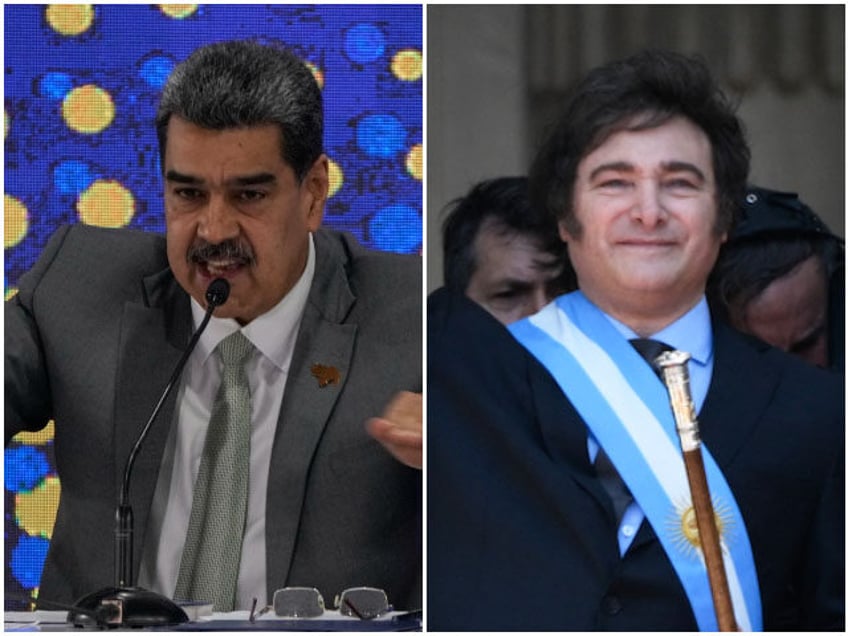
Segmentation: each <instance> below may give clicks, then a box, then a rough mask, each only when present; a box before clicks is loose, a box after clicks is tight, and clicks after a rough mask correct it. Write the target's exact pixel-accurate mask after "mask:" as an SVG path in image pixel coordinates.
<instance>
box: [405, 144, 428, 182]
mask: <svg viewBox="0 0 848 636" xmlns="http://www.w3.org/2000/svg"><path fill="white" fill-rule="evenodd" d="M406 171H407V172H408V173H409V174H411V175H412V176H413V177H415V178H416V179H418V180H419V181H421V179H422V178H423V176H424V146H422V145H421V144H415V145H414V146H413V147H412V148H411V149H410V151H409V152H408V153H407V155H406Z"/></svg>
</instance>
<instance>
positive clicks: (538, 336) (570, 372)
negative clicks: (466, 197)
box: [510, 292, 762, 631]
mask: <svg viewBox="0 0 848 636" xmlns="http://www.w3.org/2000/svg"><path fill="white" fill-rule="evenodd" d="M510 331H512V333H513V335H514V336H515V337H516V338H517V339H518V341H519V342H521V343H522V344H523V345H524V347H525V348H527V349H528V350H529V351H530V352H531V353H532V354H533V355H534V356H535V357H536V358H537V359H538V360H539V362H541V363H542V364H543V365H544V366H545V367H546V368H547V369H548V371H549V372H550V373H551V375H552V376H553V377H554V379H555V380H556V381H557V383H558V384H559V386H560V388H561V389H562V391H563V392H564V393H565V394H566V396H567V397H568V399H569V400H570V401H571V403H572V404H573V405H574V407H575V408H576V409H577V412H578V413H579V414H580V416H581V417H582V418H583V420H584V421H585V422H586V424H587V426H588V427H589V429H590V431H591V432H592V434H593V435H594V437H595V439H596V440H597V441H598V443H599V444H600V445H601V447H602V448H603V449H604V451H605V452H606V453H607V455H608V456H609V457H610V460H611V461H612V463H613V465H614V466H615V467H616V469H617V470H618V472H619V474H620V475H621V477H622V479H623V480H624V482H625V484H627V487H628V488H629V489H630V492H631V493H632V495H633V497H634V499H635V500H636V502H637V503H638V504H639V506H640V507H641V508H642V511H643V512H644V513H645V516H646V517H647V518H648V521H650V523H651V526H652V527H653V529H654V531H655V532H656V535H657V537H658V538H659V540H660V542H661V544H662V546H663V549H664V550H665V551H666V553H667V554H668V557H669V560H670V561H671V564H672V566H673V567H674V569H675V571H676V573H677V576H678V577H679V579H680V581H681V583H682V584H683V588H684V590H685V591H686V595H687V596H688V598H689V602H690V604H691V605H692V610H693V613H694V615H695V620H696V621H697V623H698V627H699V629H700V630H702V631H716V630H717V629H718V625H717V622H716V617H715V611H714V609H713V601H712V595H711V592H710V586H709V580H708V578H707V570H706V566H705V564H704V559H703V555H702V553H701V550H700V546H699V543H698V533H697V525H696V524H695V516H694V511H693V509H692V502H691V495H690V493H689V486H688V482H687V479H686V469H685V467H684V464H683V457H682V454H681V450H680V444H679V441H678V439H677V433H676V431H675V423H674V416H673V414H672V411H671V407H670V405H669V398H668V392H667V390H666V389H665V387H664V386H663V384H662V381H661V380H660V379H659V378H658V377H657V375H656V374H655V373H654V371H653V370H652V369H651V367H650V366H649V365H648V364H647V363H646V362H645V361H644V360H643V359H642V357H641V356H640V355H639V353H638V352H637V351H636V350H635V349H634V348H633V347H632V346H631V345H630V343H628V342H627V340H626V339H625V338H624V337H623V336H622V335H621V333H619V332H618V330H617V329H616V328H615V327H614V326H613V325H612V323H611V322H610V321H609V320H608V319H607V318H606V316H604V314H603V313H601V311H600V310H599V309H598V308H597V307H596V306H595V305H593V304H592V303H590V302H589V301H588V300H587V299H586V297H585V296H584V295H583V294H582V293H581V292H573V293H571V294H567V295H565V296H561V297H559V298H558V299H557V300H556V301H555V302H553V303H551V304H549V305H548V306H547V307H545V308H544V309H542V310H541V311H540V312H539V313H537V314H535V315H533V316H531V317H529V318H526V319H524V320H521V321H519V322H517V323H514V324H513V325H511V326H510ZM701 452H702V454H703V459H704V466H705V469H706V473H707V480H708V482H709V487H710V493H711V494H712V498H713V507H714V509H715V514H716V525H717V527H718V530H719V533H720V537H721V547H722V554H723V557H724V565H725V569H726V571H727V580H728V585H729V588H730V594H731V598H732V600H733V608H734V613H735V614H736V622H737V624H738V626H739V628H740V629H741V630H744V631H760V630H762V610H761V607H760V594H759V584H758V582H757V573H756V569H755V566H754V557H753V554H752V552H751V545H750V541H749V540H748V534H747V531H746V529H745V523H744V521H743V519H742V515H741V513H740V511H739V508H738V506H737V504H736V500H735V499H734V497H733V493H732V492H731V491H730V488H729V486H728V485H727V482H726V480H725V479H724V475H722V473H721V470H720V469H719V468H718V466H717V465H716V463H715V460H714V459H713V458H712V456H711V455H710V453H709V452H708V450H707V449H706V447H705V446H704V445H703V444H702V445H701Z"/></svg>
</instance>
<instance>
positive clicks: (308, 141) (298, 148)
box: [156, 41, 324, 181]
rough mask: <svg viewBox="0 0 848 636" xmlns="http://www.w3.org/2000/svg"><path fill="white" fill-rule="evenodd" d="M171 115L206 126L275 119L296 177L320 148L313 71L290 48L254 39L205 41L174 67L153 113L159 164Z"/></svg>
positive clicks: (319, 110) (320, 120)
mask: <svg viewBox="0 0 848 636" xmlns="http://www.w3.org/2000/svg"><path fill="white" fill-rule="evenodd" d="M172 115H177V116H179V117H181V118H182V119H185V120H186V121H188V122H190V123H192V124H194V125H196V126H200V127H202V128H208V129H210V130H223V129H227V128H240V127H244V126H258V125H262V124H277V125H278V126H279V127H280V130H281V133H282V135H281V138H282V148H281V153H282V157H283V160H284V161H285V162H286V163H287V164H288V165H290V166H291V167H292V168H293V169H294V172H295V174H296V175H297V178H298V180H299V181H302V180H303V178H304V177H305V176H306V173H307V172H308V171H309V168H310V167H311V166H312V164H313V163H315V160H316V159H317V158H318V157H319V156H320V154H321V152H322V151H323V135H324V115H323V107H322V102H321V89H320V88H319V87H318V83H317V82H316V81H315V78H314V76H313V75H312V72H311V71H310V70H309V68H308V67H307V66H306V65H305V64H304V63H303V61H301V60H300V59H299V58H298V57H297V56H296V55H295V54H294V53H292V52H291V51H288V50H285V49H282V48H277V47H274V46H268V45H263V44H259V43H258V42H253V41H232V42H221V43H217V44H211V45H208V46H203V47H201V48H199V49H197V50H196V51H194V52H193V53H192V54H191V55H190V56H189V57H188V58H187V59H186V60H185V61H184V62H182V63H181V64H179V65H178V66H177V67H176V68H175V69H174V71H173V73H172V74H171V76H170V77H169V78H168V82H167V84H166V85H165V89H164V91H163V92H162V98H161V100H160V102H159V110H158V112H157V113H156V134H157V136H158V138H159V157H160V160H161V162H162V165H163V166H164V161H165V147H166V145H167V142H168V122H169V121H170V119H171V116H172Z"/></svg>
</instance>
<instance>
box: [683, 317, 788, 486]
mask: <svg viewBox="0 0 848 636" xmlns="http://www.w3.org/2000/svg"><path fill="white" fill-rule="evenodd" d="M714 330H715V364H714V367H713V378H712V382H711V383H710V390H709V392H708V393H707V398H706V400H705V402H704V406H703V409H702V410H701V413H700V414H699V420H700V424H701V427H700V428H701V438H702V439H703V440H704V444H706V446H707V448H709V449H710V453H712V455H713V457H714V458H715V460H716V462H717V463H718V465H719V467H721V468H722V470H724V469H725V467H726V466H728V465H730V464H731V463H732V462H733V461H734V459H735V458H736V456H737V455H738V453H739V451H740V449H741V448H742V447H743V446H744V445H745V443H746V442H747V440H748V438H749V437H750V434H751V432H752V431H753V429H754V426H755V425H756V424H757V422H758V421H759V419H760V417H761V416H762V414H763V413H764V412H765V410H766V407H767V406H768V404H769V402H771V400H772V398H773V396H774V392H775V391H776V390H777V386H778V382H779V380H780V377H779V374H780V371H779V370H778V369H776V368H775V367H774V366H772V365H768V364H762V363H761V362H760V357H761V356H762V354H763V353H764V352H765V351H766V350H768V346H767V345H766V344H764V343H761V342H759V341H754V340H753V339H750V338H747V337H744V336H742V335H740V334H738V333H736V332H734V331H733V330H732V329H730V327H727V326H725V325H723V324H721V323H716V324H715V325H714Z"/></svg>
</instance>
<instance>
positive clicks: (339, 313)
mask: <svg viewBox="0 0 848 636" xmlns="http://www.w3.org/2000/svg"><path fill="white" fill-rule="evenodd" d="M156 125H157V132H158V136H159V143H160V153H161V164H162V171H163V175H164V181H165V188H164V190H165V210H166V225H167V233H166V237H164V238H163V237H161V236H156V235H153V234H145V233H141V232H135V231H132V230H105V229H98V228H92V227H86V226H82V225H76V226H72V227H66V228H63V229H61V230H59V231H58V232H57V233H56V235H54V237H53V238H52V239H51V241H50V242H49V244H48V245H47V246H46V248H45V249H44V251H43V253H42V255H41V257H40V259H39V260H38V262H37V263H36V265H35V266H34V267H33V269H32V270H31V271H30V272H29V273H28V274H26V275H25V276H24V277H22V279H21V281H20V291H19V293H18V294H17V295H16V296H15V297H14V298H13V299H11V300H10V301H8V302H7V304H6V310H5V311H6V313H5V320H6V336H5V347H6V360H5V374H6V394H5V397H6V406H5V417H6V420H5V421H6V443H8V441H9V440H10V439H11V437H12V436H14V435H15V434H16V433H17V432H19V431H23V430H30V431H32V430H38V429H40V428H42V427H44V426H45V425H46V424H47V422H48V421H49V420H51V419H53V420H55V423H56V438H55V451H56V462H57V466H58V471H59V476H60V479H61V482H62V496H61V500H60V503H59V510H58V513H57V518H56V524H55V529H54V534H53V538H52V541H51V544H50V551H49V553H48V555H47V559H46V562H45V567H44V572H43V576H42V582H41V587H40V595H39V596H40V598H42V599H45V600H46V601H57V602H65V603H69V602H74V601H75V600H76V599H78V598H80V597H81V596H82V595H85V594H88V593H90V592H94V591H96V590H97V589H99V588H102V587H103V586H105V585H107V584H109V583H110V582H112V581H113V567H114V554H113V548H112V546H113V539H112V535H113V524H114V521H113V520H114V515H115V504H116V501H117V498H118V490H119V488H120V484H121V479H122V473H123V469H124V466H125V462H126V459H127V457H128V455H129V453H130V450H131V448H132V446H133V444H134V442H135V440H136V439H137V438H138V436H139V433H140V431H141V429H142V427H143V426H144V423H145V422H146V420H147V419H148V417H149V416H150V413H151V411H152V410H153V407H154V405H155V404H156V402H157V399H158V398H159V396H160V395H161V394H162V391H163V389H164V387H165V385H166V383H167V380H168V378H169V376H170V374H171V372H172V370H173V369H174V367H175V365H176V363H177V361H178V360H179V358H180V356H181V355H182V354H183V352H184V351H185V350H186V347H187V345H188V342H189V338H190V336H191V333H192V332H193V330H194V329H195V328H196V327H197V326H198V324H199V323H200V322H201V320H202V318H203V317H204V313H205V308H206V296H205V294H206V290H207V287H208V286H209V284H210V282H211V281H212V280H214V279H217V278H224V279H226V280H227V281H228V282H229V285H230V290H231V291H230V294H229V298H228V299H227V301H226V302H225V303H224V304H223V305H222V306H220V307H218V308H216V309H215V314H214V317H213V318H212V320H211V322H210V323H209V327H208V329H206V330H205V331H204V332H203V334H202V336H201V337H200V339H199V341H198V345H197V347H196V349H194V351H193V352H192V354H191V356H190V357H189V359H188V362H187V365H186V367H185V371H184V373H183V375H182V378H181V380H180V384H179V386H178V390H175V391H173V392H172V393H171V394H170V396H169V398H168V400H167V401H166V402H165V403H164V408H163V410H162V411H161V413H160V414H159V417H158V419H157V421H156V422H154V425H153V426H152V428H151V430H150V435H149V437H148V438H147V440H146V442H145V444H144V445H143V446H142V447H141V450H140V452H139V455H138V457H137V459H136V462H135V472H134V475H133V480H132V483H131V488H130V491H129V499H130V501H131V503H132V505H133V508H134V512H135V528H136V538H137V540H136V541H135V545H134V552H133V554H132V563H133V565H134V568H133V569H134V571H136V572H139V578H138V581H130V582H128V583H129V584H136V583H138V584H140V585H141V586H142V587H145V588H148V589H151V590H153V591H155V592H158V593H161V594H164V595H166V596H168V597H173V596H175V595H179V586H178V578H180V577H181V572H180V570H181V568H182V567H183V566H184V565H185V564H184V563H181V562H183V561H185V560H186V559H185V558H184V557H183V548H184V545H185V544H186V543H187V541H188V540H187V538H186V527H187V526H188V525H190V523H191V519H190V517H191V516H192V515H191V514H190V513H192V508H193V496H194V495H193V488H194V482H195V479H196V477H197V475H198V470H199V468H198V467H199V466H200V465H201V463H202V459H201V458H202V456H204V443H205V439H206V430H207V426H211V425H210V424H209V421H210V417H211V412H212V409H213V406H212V403H213V401H215V395H216V392H217V387H218V385H219V384H220V383H221V377H222V375H223V372H222V370H221V368H222V366H221V365H222V363H221V362H220V360H219V352H218V350H217V349H216V348H217V347H218V344H219V343H220V342H222V341H223V340H225V339H226V338H227V337H228V336H231V335H232V334H233V333H235V332H240V333H241V334H242V335H243V336H244V337H246V339H247V340H248V341H249V345H248V347H249V351H250V353H249V357H248V360H247V362H246V363H245V364H244V374H245V376H246V378H247V384H249V392H250V408H249V418H250V422H249V428H250V433H249V469H247V468H246V469H245V472H247V471H248V470H249V478H248V479H247V480H246V481H247V483H248V484H249V486H247V487H246V488H245V490H246V492H245V495H244V499H246V505H245V506H244V508H245V513H244V522H243V536H242V540H241V541H242V542H241V545H231V544H228V548H231V549H232V551H233V552H234V553H235V554H236V555H237V556H236V559H235V562H236V573H235V576H231V577H230V578H231V579H232V578H236V577H237V581H236V582H235V583H233V582H232V581H231V582H230V584H232V585H233V586H234V589H235V591H234V593H233V594H232V595H231V599H232V600H231V601H229V602H228V604H225V605H224V606H223V607H220V608H219V607H218V604H217V602H216V608H217V609H245V608H249V607H250V602H251V601H252V599H254V598H255V599H257V601H258V602H259V603H260V604H264V603H266V602H270V600H271V596H272V595H273V592H274V591H275V590H276V589H279V588H282V587H284V586H294V585H301V586H310V587H316V588H318V589H319V590H320V592H321V593H322V594H323V596H324V597H325V598H327V599H328V601H330V602H331V601H332V599H333V598H334V596H335V595H336V594H338V593H339V592H341V591H342V590H343V589H345V588H349V587H353V586H373V587H380V588H383V589H384V590H385V591H386V592H387V594H388V597H389V601H390V602H392V603H393V604H394V605H395V606H396V607H400V608H415V607H420V603H421V600H420V595H421V579H420V577H421V476H420V471H419V470H417V468H420V465H421V435H420V429H421V410H420V406H421V402H420V395H419V394H418V392H420V390H421V333H420V326H421V308H420V304H421V267H420V260H419V259H417V258H415V257H411V256H401V255H395V254H385V253H376V252H370V251H367V250H365V249H364V248H362V247H361V246H359V245H358V244H357V243H356V241H355V240H354V239H353V238H352V237H350V236H348V235H344V234H339V233H335V232H331V231H327V230H322V229H320V225H321V220H322V216H323V209H324V203H325V200H326V198H327V192H328V183H329V179H328V160H327V157H326V156H325V155H324V154H323V153H322V147H323V146H322V137H323V114H322V105H321V93H320V89H319V88H318V86H317V84H316V82H315V80H314V78H313V77H312V74H311V72H310V71H309V69H308V68H307V67H306V66H305V65H304V64H303V63H302V62H301V61H299V60H298V59H297V58H296V57H295V56H294V55H292V54H291V53H289V52H286V51H281V50H278V49H276V48H273V47H269V46H261V45H258V44H253V43H248V42H230V43H223V44H216V45H212V46H208V47H204V48H202V49H199V50H198V51H196V52H195V53H194V54H193V55H192V56H191V57H189V59H188V60H187V61H186V62H184V63H183V64H181V65H180V66H178V67H177V69H176V70H175V71H174V73H173V74H172V76H171V78H170V79H169V81H168V84H167V86H166V87H165V90H164V93H163V96H162V100H161V103H160V106H159V112H158V114H157V121H156ZM381 412H382V413H383V417H374V416H376V415H378V414H380V413H381ZM381 444H382V447H381ZM383 447H385V449H384V448H383ZM386 449H387V450H388V451H389V452H386ZM246 458H247V456H245V459H246ZM245 463H247V462H245ZM224 470H225V468H224V466H223V465H218V464H214V465H213V470H212V472H217V473H220V472H222V471H224ZM228 478H229V477H228ZM233 479H235V477H233ZM198 481H199V480H198ZM239 499H241V497H233V501H232V504H233V505H234V506H235V505H236V504H237V503H240V502H239V501H238V500H239ZM207 525H208V524H207ZM240 532H241V530H240ZM225 552H229V550H225ZM239 555H240V556H239ZM220 556H221V557H222V559H221V560H222V561H223V560H225V559H224V557H226V556H227V555H225V554H222V555H220ZM215 576H217V574H216V575H215ZM221 576H223V575H221ZM207 600H208V599H207ZM228 605H229V606H228Z"/></svg>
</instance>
